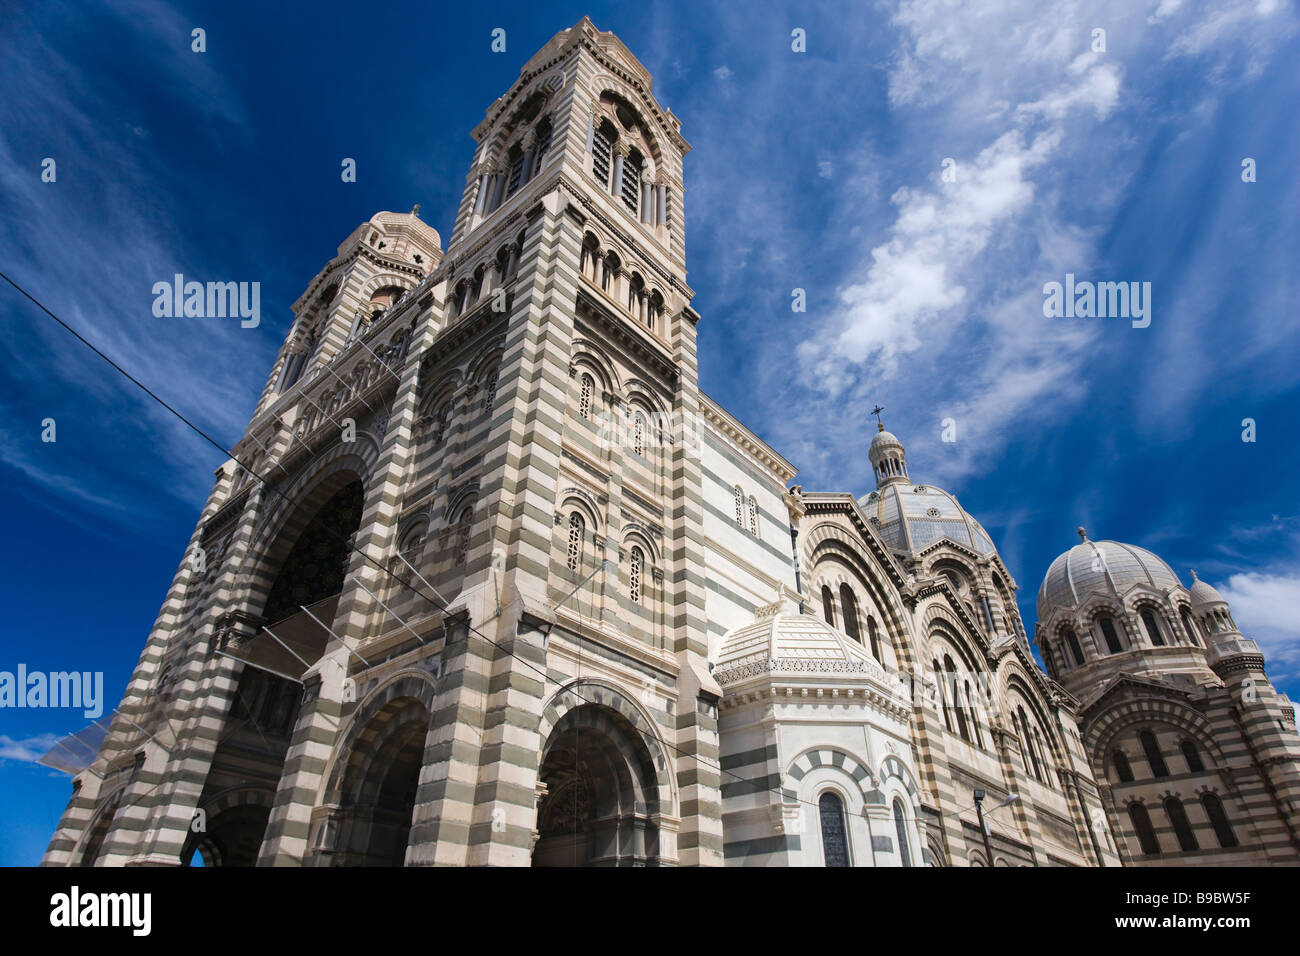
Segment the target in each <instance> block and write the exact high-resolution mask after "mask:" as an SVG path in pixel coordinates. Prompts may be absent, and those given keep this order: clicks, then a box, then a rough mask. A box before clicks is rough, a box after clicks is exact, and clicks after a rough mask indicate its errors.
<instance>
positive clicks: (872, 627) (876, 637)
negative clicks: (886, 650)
mask: <svg viewBox="0 0 1300 956" xmlns="http://www.w3.org/2000/svg"><path fill="white" fill-rule="evenodd" d="M867 637H868V638H869V639H870V640H871V656H872V657H874V658H875V659H876V660H878V661H880V662H881V663H882V664H883V663H884V661H885V659H884V658H883V657H882V656H881V655H880V631H879V629H878V628H877V627H876V619H875V618H874V617H872V616H871V615H870V614H868V615H867Z"/></svg>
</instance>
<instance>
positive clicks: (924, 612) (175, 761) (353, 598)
mask: <svg viewBox="0 0 1300 956" xmlns="http://www.w3.org/2000/svg"><path fill="white" fill-rule="evenodd" d="M473 135H474V139H475V141H476V148H475V152H474V157H473V160H472V163H471V166H470V170H469V173H468V175H467V177H466V185H465V191H464V194H463V196H462V200H461V202H460V205H459V208H458V211H457V215H456V220H455V223H454V226H453V229H452V233H451V239H450V242H449V243H448V246H447V248H446V250H445V251H444V250H443V248H442V244H441V238H440V237H439V235H438V233H437V232H436V231H435V230H433V229H432V228H430V227H429V226H428V225H426V224H425V223H424V222H423V221H421V220H420V218H419V216H418V209H417V210H413V211H412V212H411V213H409V214H395V213H389V212H383V213H379V214H377V215H376V216H374V217H373V218H372V219H371V220H369V221H368V222H366V223H363V224H361V225H360V226H358V228H357V229H356V230H355V231H354V232H353V233H352V235H350V236H349V237H348V238H347V239H346V240H345V241H344V243H343V244H342V245H341V246H339V247H338V250H337V254H336V256H335V257H334V258H333V259H331V260H330V261H329V262H328V263H326V264H325V266H324V267H323V268H322V269H321V271H320V273H319V274H318V275H317V276H316V277H315V278H314V279H313V280H312V282H311V283H310V284H309V285H308V287H307V289H306V290H305V292H304V293H303V295H302V296H301V297H300V298H299V300H298V301H297V302H296V303H295V304H294V307H293V311H294V321H293V324H292V327H291V328H290V330H289V333H288V335H287V336H286V338H285V342H284V345H283V347H282V349H281V351H280V353H279V355H278V356H277V358H276V362H275V364H274V367H273V368H272V370H271V374H270V376H269V377H268V379H267V383H266V386H265V388H264V390H263V392H262V395H261V396H260V398H259V401H258V404H257V409H256V411H255V413H254V415H253V418H252V420H251V421H250V423H249V426H248V429H247V431H246V433H245V435H244V437H243V438H242V439H241V440H240V442H239V443H238V444H237V445H236V446H235V448H234V449H233V452H234V457H233V458H232V459H231V460H230V461H228V462H226V463H225V464H224V465H223V466H222V468H220V469H219V470H218V472H217V481H216V484H215V486H214V488H213V491H212V493H211V495H210V496H209V499H208V501H207V503H206V504H205V506H204V509H203V512H202V515H201V517H200V520H199V524H198V526H197V527H196V529H195V531H194V534H193V536H192V538H191V540H190V542H189V544H188V546H187V549H186V553H185V557H184V559H183V561H182V563H181V567H180V569H179V570H178V571H177V574H176V576H175V578H174V580H173V582H172V585H171V587H170V589H169V591H168V594H167V599H166V601H165V602H164V604H163V607H162V609H161V611H160V613H159V616H158V619H157V620H156V622H155V624H154V627H153V630H152V631H151V633H150V635H149V639H148V641H147V643H146V646H145V650H144V653H143V654H142V655H141V658H140V661H139V663H138V665H137V667H136V670H135V673H134V675H133V677H132V680H131V683H130V685H129V686H128V688H127V692H126V694H125V696H124V698H123V700H122V703H121V705H120V707H119V709H118V711H117V712H116V713H115V715H114V717H113V719H112V724H111V728H110V733H109V736H108V738H107V739H106V740H105V742H104V744H103V747H102V749H101V751H100V753H99V756H98V758H97V759H96V760H95V762H94V763H93V764H91V766H89V767H88V768H86V770H84V771H83V772H82V773H81V774H79V775H78V777H77V778H76V780H75V787H74V794H73V797H72V799H71V801H70V802H69V804H68V807H67V810H66V811H65V813H64V816H63V819H62V821H61V823H60V827H59V829H58V831H57V832H56V833H55V834H54V836H53V838H52V840H51V842H50V846H49V850H48V852H47V854H46V857H45V860H44V862H45V864H46V865H90V864H93V865H177V864H183V863H187V862H190V861H191V860H193V859H194V858H195V857H196V856H197V857H201V858H202V860H203V861H204V862H205V863H207V864H209V865H251V864H253V863H256V864H258V865H264V866H347V865H402V864H405V865H454V866H464V865H506V866H509V865H529V864H530V863H531V864H533V865H572V864H586V865H608V866H613V865H620V866H626V865H633V866H636V865H646V866H652V865H690V866H716V865H724V864H725V865H823V864H834V865H840V864H842V865H856V866H861V865H876V866H896V865H936V866H938V865H990V864H994V865H1019V864H1023V865H1053V864H1061V865H1098V864H1101V865H1115V864H1117V863H1118V862H1119V861H1120V854H1121V853H1122V852H1123V850H1122V848H1120V849H1117V846H1116V842H1115V839H1114V838H1112V836H1111V833H1110V828H1109V827H1108V825H1107V818H1106V812H1107V811H1111V812H1112V813H1113V812H1114V803H1115V800H1116V797H1115V794H1114V791H1113V790H1112V789H1111V788H1109V787H1108V785H1107V784H1106V783H1105V782H1104V780H1103V782H1102V785H1101V786H1099V785H1098V780H1099V779H1101V778H1100V777H1095V776H1094V767H1096V766H1098V765H1097V762H1096V755H1095V753H1094V751H1095V750H1096V747H1095V746H1094V744H1093V736H1095V734H1094V731H1093V730H1092V729H1091V728H1095V727H1100V726H1102V722H1100V721H1098V720H1095V719H1093V717H1092V716H1091V713H1092V712H1091V711H1089V710H1087V709H1086V707H1085V710H1084V711H1083V713H1084V715H1085V717H1086V719H1087V720H1088V721H1089V723H1087V724H1086V726H1087V728H1090V729H1088V730H1087V732H1086V733H1084V734H1082V735H1081V733H1080V725H1079V724H1078V723H1077V722H1076V720H1077V717H1076V715H1077V714H1078V713H1080V711H1079V709H1078V708H1079V699H1078V693H1079V692H1078V691H1077V689H1076V690H1075V692H1074V693H1073V694H1072V693H1071V692H1069V691H1067V689H1066V688H1065V687H1063V686H1062V684H1058V683H1057V682H1056V681H1054V680H1052V679H1051V678H1049V677H1048V676H1047V675H1045V674H1044V673H1043V672H1042V671H1041V670H1040V669H1039V668H1038V666H1037V665H1036V663H1035V662H1034V659H1033V657H1032V655H1031V654H1030V652H1029V647H1028V640H1027V637H1026V635H1025V633H1024V629H1023V626H1022V625H1021V623H1020V620H1019V615H1018V612H1017V611H1016V606H1015V602H1014V600H1013V599H1012V597H1011V595H1012V593H1013V592H1014V590H1015V584H1014V581H1013V580H1012V578H1011V575H1010V574H1009V572H1008V571H1007V569H1006V568H1005V567H1004V566H1003V564H1002V562H1001V559H1000V558H999V557H998V556H997V553H996V551H994V550H992V547H991V544H989V543H988V540H987V537H986V536H985V537H984V538H983V539H981V538H979V537H978V536H977V535H972V534H967V536H966V537H965V538H964V539H963V540H961V541H959V540H956V539H955V538H954V537H947V536H944V537H939V538H937V539H936V540H932V541H929V542H927V543H925V544H924V545H923V546H921V545H915V546H914V537H913V536H912V535H911V534H906V535H903V536H902V537H899V536H898V535H897V534H895V531H896V530H897V529H893V530H891V528H889V527H886V526H885V525H882V524H881V523H880V520H879V514H880V513H881V511H880V509H881V508H882V507H884V506H883V504H882V503H881V502H882V501H883V499H881V500H875V498H874V497H873V496H869V497H864V498H863V499H860V500H856V499H855V498H854V497H853V496H851V495H847V494H805V493H803V491H802V489H800V488H799V487H798V486H791V485H790V482H791V481H792V480H793V479H794V477H795V469H794V467H793V465H791V464H790V463H789V462H788V461H786V460H785V459H784V458H782V457H781V456H780V455H779V454H778V453H777V452H776V451H774V450H773V449H771V448H770V447H769V446H767V445H766V444H765V443H764V442H762V441H761V440H760V439H759V438H758V437H757V436H755V435H754V434H753V433H752V432H750V431H749V430H748V429H747V428H745V427H744V426H743V425H742V424H741V423H740V422H739V421H737V420H736V419H735V418H734V417H733V416H732V415H731V414H730V413H728V412H727V411H726V410H725V409H723V408H721V407H720V406H718V405H717V404H716V403H715V402H713V401H712V400H711V399H709V398H708V397H707V396H706V395H704V394H703V393H702V392H701V391H700V388H699V383H698V356H697V352H696V348H697V340H696V326H697V323H698V322H699V321H700V316H699V315H697V314H696V313H695V312H694V311H693V310H692V309H691V307H690V302H691V299H692V298H693V295H694V293H693V291H692V290H691V288H690V287H689V286H688V285H687V283H686V269H685V214H684V213H685V207H684V190H683V182H682V156H683V155H684V153H685V152H686V151H687V150H688V149H689V148H690V147H689V145H688V144H687V143H686V141H685V140H684V139H683V138H682V135H681V129H680V122H679V121H678V120H677V118H676V117H674V116H673V115H672V114H671V113H670V112H668V111H666V110H664V109H663V108H662V107H661V106H660V105H659V104H658V102H657V101H656V100H655V98H654V96H653V95H652V92H651V78H650V76H649V74H648V73H647V72H646V70H645V69H644V67H643V66H642V65H641V64H640V63H639V62H638V61H637V60H636V59H635V57H633V56H632V54H631V53H630V52H629V51H628V49H627V48H626V47H625V46H624V45H623V44H622V43H621V42H620V41H619V40H618V39H617V38H616V37H614V36H613V35H612V34H609V33H601V32H600V31H598V30H596V28H595V27H594V26H593V25H592V24H591V23H590V21H588V20H586V19H584V20H583V21H581V22H580V23H579V24H577V25H576V26H575V27H573V28H572V29H569V30H565V31H562V32H561V33H559V34H557V35H556V37H555V38H554V39H552V40H551V41H550V42H549V43H548V44H547V45H546V46H545V47H544V48H543V49H542V50H540V51H539V52H538V53H537V54H536V55H535V56H533V57H532V58H531V59H530V60H529V61H528V63H527V64H525V66H524V68H523V70H522V71H521V73H520V76H519V79H518V80H517V81H516V83H515V84H514V85H513V86H512V87H511V89H510V90H509V91H507V93H506V94H505V95H504V96H502V97H501V98H500V99H498V100H497V101H496V102H495V103H493V104H492V106H491V107H490V108H489V109H488V111H487V114H486V116H485V118H484V120H483V122H482V123H481V124H480V125H479V126H478V127H477V128H476V129H475V130H474V132H473ZM885 434H887V433H885ZM890 438H891V439H892V436H890ZM894 442H895V443H896V440H894ZM882 447H883V446H882ZM875 448H876V445H875V444H874V443H873V449H875ZM889 453H890V455H894V454H897V456H898V461H899V465H898V467H899V468H902V467H903V466H902V464H901V461H902V459H901V456H902V447H901V443H896V444H895V445H890V446H889ZM874 454H875V452H874V451H873V455H874ZM877 457H878V456H876V457H873V460H872V463H873V466H875V467H876V468H877V478H878V480H885V481H895V480H899V478H900V475H899V474H898V473H896V472H889V474H890V477H889V478H887V479H885V478H883V476H884V475H885V474H886V473H887V472H886V470H885V467H884V466H883V465H882V463H881V462H879V461H877ZM892 460H893V459H892V458H891V461H892ZM890 467H893V466H890ZM902 474H904V475H905V469H904V470H903V472H902ZM908 487H909V488H911V487H912V486H910V485H909V486H908ZM922 490H924V489H922ZM949 498H950V496H949ZM937 500H938V499H936V501H937ZM946 500H947V499H945V501H946ZM939 503H940V504H943V506H944V507H945V508H948V509H949V510H950V511H951V510H952V509H954V508H956V509H957V510H958V512H960V509H959V506H957V505H956V503H955V499H952V500H951V503H950V504H945V503H944V502H939ZM960 514H961V515H964V512H960ZM967 517H968V516H967ZM970 520H971V521H972V522H973V519H970ZM917 530H918V531H919V526H918V528H917ZM953 533H954V534H956V537H961V535H960V534H957V533H956V532H953ZM980 533H981V534H982V532H980ZM983 545H988V546H987V547H984V546H983ZM850 609H851V610H850ZM1247 650H1248V649H1247ZM1045 653H1046V651H1045ZM1254 660H1255V659H1254V658H1253V657H1252V656H1251V655H1250V654H1249V653H1240V654H1228V653H1226V647H1225V653H1224V654H1223V655H1221V657H1220V658H1219V659H1217V662H1216V665H1215V666H1216V667H1217V668H1218V669H1220V670H1223V671H1224V672H1225V673H1227V672H1228V671H1232V672H1233V673H1236V672H1237V671H1239V670H1240V671H1241V673H1242V674H1247V673H1249V675H1251V676H1252V678H1255V677H1257V678H1258V680H1259V681H1260V683H1259V684H1258V689H1259V692H1260V695H1261V697H1262V698H1268V699H1269V700H1272V697H1271V696H1270V695H1271V693H1272V691H1271V688H1270V687H1268V686H1267V681H1266V680H1263V678H1262V663H1261V664H1260V665H1259V666H1258V667H1256V664H1255V662H1254ZM1049 666H1050V665H1049ZM1126 686H1127V685H1126ZM1117 693H1119V692H1117ZM1122 693H1124V694H1127V693H1129V691H1127V690H1124V691H1122ZM1206 693H1208V692H1206ZM1211 696H1213V695H1211ZM1219 697H1222V695H1219ZM1219 697H1215V701H1216V703H1213V705H1209V704H1207V708H1208V709H1209V710H1213V712H1214V713H1216V714H1220V715H1224V717H1223V718H1214V719H1216V720H1218V719H1225V718H1226V715H1229V714H1231V715H1232V717H1233V719H1235V720H1237V721H1238V723H1239V725H1240V726H1241V727H1243V728H1245V730H1244V731H1243V734H1242V736H1241V737H1240V739H1241V741H1242V744H1241V746H1237V745H1235V744H1234V745H1231V746H1225V748H1224V749H1223V751H1222V753H1220V752H1217V751H1216V752H1214V754H1213V758H1214V760H1216V761H1219V760H1222V761H1225V762H1226V764H1225V765H1231V766H1234V767H1237V766H1240V768H1241V771H1240V773H1237V772H1236V771H1233V773H1234V774H1235V777H1234V783H1233V786H1234V787H1236V788H1237V791H1234V792H1238V791H1239V793H1240V795H1241V797H1240V798H1241V799H1242V800H1246V801H1247V802H1250V803H1251V806H1256V805H1258V806H1263V805H1264V804H1265V803H1267V802H1268V801H1272V802H1273V803H1274V804H1275V805H1280V804H1282V803H1284V802H1286V801H1290V800H1291V799H1292V798H1293V796H1295V794H1294V793H1293V789H1294V779H1293V776H1288V775H1287V774H1288V770H1287V768H1285V767H1278V765H1277V763H1276V761H1278V760H1281V759H1284V758H1285V755H1286V754H1287V753H1288V751H1287V750H1286V748H1287V747H1288V746H1290V744H1289V743H1288V742H1287V741H1289V738H1287V737H1286V728H1278V729H1277V730H1274V729H1272V728H1271V727H1270V725H1269V720H1271V719H1272V717H1273V710H1275V709H1276V708H1275V707H1273V704H1269V705H1267V707H1265V708H1264V709H1261V710H1257V711H1243V710H1240V709H1236V710H1233V709H1231V708H1229V707H1228V703H1227V701H1226V700H1220V699H1219ZM1117 699H1118V698H1117ZM1126 699H1127V698H1126ZM1093 703H1094V704H1095V702H1093ZM1106 706H1109V705H1106ZM1123 706H1129V705H1128V704H1125V705H1123ZM1133 706H1137V705H1136V704H1134V705H1133ZM1117 707H1118V705H1117ZM1214 708H1218V709H1217V710H1214ZM1269 708H1273V709H1269ZM1114 712H1115V713H1119V710H1114ZM1207 712H1208V711H1207ZM1207 719H1208V718H1207ZM1116 726H1117V727H1120V726H1127V725H1123V723H1122V721H1121V722H1120V723H1119V724H1117V725H1116ZM1116 732H1119V731H1118V730H1117V731H1116ZM1291 735H1292V736H1294V731H1293V729H1292V730H1291ZM1103 736H1104V735H1103ZM1098 739H1100V738H1098ZM1107 739H1109V738H1107ZM1252 748H1254V749H1252ZM1207 759H1208V754H1207ZM1090 761H1091V763H1090ZM1234 761H1235V763H1234ZM1252 761H1253V762H1252ZM1216 766H1218V764H1217V763H1216ZM1257 766H1268V767H1271V768H1273V769H1272V770H1270V774H1271V776H1268V777H1267V779H1265V778H1264V777H1260V778H1259V780H1258V781H1256V780H1254V778H1251V777H1250V769H1249V768H1254V767H1257ZM976 790H983V791H985V793H986V794H987V798H986V799H987V802H986V803H985V809H986V810H989V811H990V816H989V826H990V832H989V840H988V843H989V845H991V847H992V851H993V859H992V860H990V859H988V854H987V851H986V849H985V846H986V844H985V840H984V838H983V834H982V833H981V832H980V830H979V827H978V824H977V820H976V814H975V809H974V797H973V794H974V792H975V791H976ZM1012 793H1014V794H1018V796H1019V799H1018V800H1016V801H1014V802H1012V803H1011V804H1010V805H1009V806H1007V807H1006V808H1004V809H1001V810H997V811H994V810H993V808H994V806H995V804H996V803H997V802H1000V801H1001V799H1002V798H1003V797H1005V796H1006V795H1008V794H1012ZM1112 818H1113V817H1112ZM1261 827H1262V829H1260V830H1259V834H1260V836H1259V839H1260V840H1262V841H1264V842H1266V843H1269V842H1270V841H1271V843H1270V845H1274V844H1275V845H1277V846H1279V847H1280V846H1281V845H1282V838H1283V834H1282V830H1280V829H1278V828H1277V827H1276V826H1275V827H1273V828H1272V829H1269V827H1268V826H1267V825H1261ZM1282 829H1285V828H1282ZM1117 830H1118V828H1117Z"/></svg>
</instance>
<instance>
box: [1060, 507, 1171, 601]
mask: <svg viewBox="0 0 1300 956" xmlns="http://www.w3.org/2000/svg"><path fill="white" fill-rule="evenodd" d="M1079 530H1080V537H1082V538H1083V541H1082V542H1081V543H1080V544H1076V545H1075V546H1074V547H1073V548H1071V549H1070V550H1069V551H1067V552H1065V553H1064V554H1062V555H1061V556H1060V557H1058V558H1057V559H1056V560H1055V561H1053V562H1052V566H1051V567H1049V568H1048V569H1047V575H1046V576H1045V577H1044V578H1043V585H1042V587H1040V588H1039V589H1038V618H1039V620H1045V619H1046V618H1047V616H1048V615H1049V614H1050V613H1051V612H1052V610H1053V609H1054V608H1058V607H1068V608H1073V607H1078V606H1079V605H1080V604H1082V603H1083V602H1084V601H1085V600H1087V598H1088V595H1089V594H1092V593H1093V592H1101V593H1102V594H1108V595H1112V596H1114V597H1116V598H1119V599H1121V600H1122V599H1123V597H1124V595H1126V594H1127V593H1128V592H1129V591H1130V590H1132V589H1133V588H1134V587H1135V586H1137V585H1145V586H1147V587H1152V588H1155V589H1156V590H1157V591H1169V590H1171V589H1173V588H1181V587H1182V582H1181V581H1179V580H1178V575H1176V574H1174V572H1173V570H1172V569H1171V568H1170V567H1169V565H1167V564H1165V562H1164V561H1162V560H1161V559H1160V558H1158V557H1157V556H1156V555H1154V554H1152V553H1151V552H1150V551H1148V550H1147V549H1146V548H1139V547H1137V546H1136V545H1132V544H1121V543H1120V542H1118V541H1089V540H1088V539H1087V536H1086V534H1085V533H1084V532H1083V529H1082V528H1081V529H1079Z"/></svg>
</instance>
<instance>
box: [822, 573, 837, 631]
mask: <svg viewBox="0 0 1300 956" xmlns="http://www.w3.org/2000/svg"><path fill="white" fill-rule="evenodd" d="M822 616H823V617H824V618H826V623H827V624H829V625H830V626H831V627H834V626H835V598H834V597H833V596H832V594H831V589H830V585H828V584H823V585H822Z"/></svg>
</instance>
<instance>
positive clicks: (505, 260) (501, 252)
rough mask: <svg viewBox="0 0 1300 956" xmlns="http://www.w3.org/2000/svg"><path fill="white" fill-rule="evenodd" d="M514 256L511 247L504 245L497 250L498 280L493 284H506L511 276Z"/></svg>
mask: <svg viewBox="0 0 1300 956" xmlns="http://www.w3.org/2000/svg"><path fill="white" fill-rule="evenodd" d="M513 258H514V257H513V256H511V255H510V247H509V246H502V247H501V248H500V249H498V250H497V258H496V273H497V281H496V282H494V283H493V285H504V284H505V281H506V280H507V279H509V278H510V262H511V260H512V259H513Z"/></svg>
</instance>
